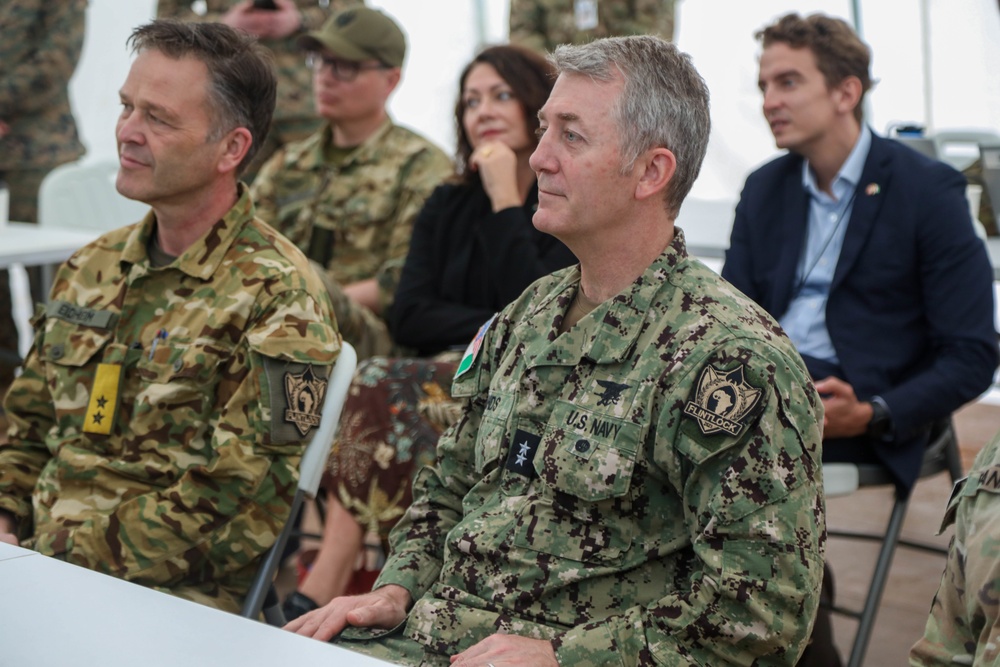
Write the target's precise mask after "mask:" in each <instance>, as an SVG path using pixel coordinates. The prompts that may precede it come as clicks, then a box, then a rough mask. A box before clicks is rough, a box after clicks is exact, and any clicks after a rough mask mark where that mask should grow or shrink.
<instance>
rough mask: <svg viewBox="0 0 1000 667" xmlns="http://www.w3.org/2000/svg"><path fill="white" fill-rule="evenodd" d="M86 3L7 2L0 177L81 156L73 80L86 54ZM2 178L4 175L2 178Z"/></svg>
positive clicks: (2, 16)
mask: <svg viewBox="0 0 1000 667" xmlns="http://www.w3.org/2000/svg"><path fill="white" fill-rule="evenodd" d="M86 13H87V2H86V0H64V1H63V2H46V1H44V0H4V2H3V9H2V10H0V63H3V65H2V66H0V121H3V122H4V123H6V124H7V125H9V126H10V133H9V134H8V135H7V136H5V137H3V138H0V172H3V171H7V170H17V169H20V168H24V167H55V166H58V165H60V164H63V163H64V162H69V161H71V160H75V159H76V158H78V157H80V156H81V155H83V152H84V149H83V144H81V143H80V137H79V135H78V134H77V129H76V121H75V120H74V119H73V112H72V110H71V109H70V105H69V80H70V78H71V77H72V76H73V71H74V70H75V69H76V64H77V61H79V59H80V52H81V51H82V50H83V34H84V27H85V17H86ZM0 177H2V174H0Z"/></svg>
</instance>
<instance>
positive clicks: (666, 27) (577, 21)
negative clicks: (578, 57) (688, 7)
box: [510, 0, 674, 51]
mask: <svg viewBox="0 0 1000 667" xmlns="http://www.w3.org/2000/svg"><path fill="white" fill-rule="evenodd" d="M594 5H596V12H597V13H596V16H595V17H594V18H595V19H596V25H593V27H588V26H590V25H591V24H592V23H593V22H592V21H591V22H588V21H587V19H586V16H585V15H586V13H587V12H588V10H590V8H592V7H593V6H594ZM577 6H579V10H580V13H578V10H577ZM627 35H659V36H660V37H662V38H664V39H667V40H672V39H673V38H674V0H582V1H581V0H510V41H511V43H512V44H520V45H521V46H526V47H528V48H531V49H535V50H536V51H553V50H555V48H556V47H557V46H559V45H560V44H585V43H587V42H590V41H593V40H595V39H598V38H601V37H624V36H627Z"/></svg>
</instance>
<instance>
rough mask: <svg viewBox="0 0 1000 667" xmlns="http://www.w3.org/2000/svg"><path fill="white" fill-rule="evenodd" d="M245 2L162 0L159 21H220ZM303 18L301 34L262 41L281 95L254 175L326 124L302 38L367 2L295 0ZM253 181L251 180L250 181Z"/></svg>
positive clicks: (159, 1) (257, 158) (159, 7)
mask: <svg viewBox="0 0 1000 667" xmlns="http://www.w3.org/2000/svg"><path fill="white" fill-rule="evenodd" d="M242 1H243V0H238V1H237V0H203V2H201V3H197V2H191V0H158V2H157V4H156V16H157V18H175V19H182V20H185V21H219V20H220V19H221V18H222V15H223V14H225V13H226V12H227V11H229V10H230V9H231V8H232V7H233V5H237V4H240V2H242ZM197 4H203V5H205V12H204V13H199V12H196V11H195V9H194V6H195V5H197ZM295 4H296V6H298V8H299V13H300V14H301V16H302V27H301V28H299V32H298V33H296V34H292V35H289V36H288V37H284V38H282V39H262V40H261V41H260V43H261V44H263V45H264V46H266V47H267V48H268V49H270V51H271V53H272V54H274V66H275V73H276V74H277V79H278V96H277V101H276V103H275V108H274V117H273V120H272V122H271V129H270V132H269V133H268V137H267V141H266V143H265V144H264V145H263V147H262V148H261V152H260V153H258V155H257V156H255V157H254V163H253V164H254V166H252V167H251V168H250V170H249V171H250V172H251V173H254V172H256V171H257V168H259V166H260V165H261V164H262V161H263V160H264V159H266V157H267V156H269V155H271V154H273V153H274V151H276V150H277V149H278V147H279V146H282V145H284V144H287V143H289V142H291V141H298V140H300V139H305V138H306V137H308V136H309V135H310V134H312V133H313V132H315V131H316V130H318V129H319V127H320V125H321V124H322V121H321V120H320V119H319V117H318V116H317V115H316V107H315V105H314V104H313V91H312V71H311V70H310V69H309V68H308V67H306V61H305V53H304V52H303V51H302V48H301V47H300V46H299V45H298V42H297V41H296V40H297V39H298V38H299V36H300V35H302V34H304V33H306V32H308V31H310V30H316V29H318V28H319V27H320V26H321V25H323V22H324V21H326V20H327V19H328V18H330V16H331V15H332V14H334V13H336V12H338V11H340V10H341V9H346V8H347V7H353V6H356V5H364V1H363V0H295ZM248 180H249V178H248Z"/></svg>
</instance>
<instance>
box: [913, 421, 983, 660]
mask: <svg viewBox="0 0 1000 667" xmlns="http://www.w3.org/2000/svg"><path fill="white" fill-rule="evenodd" d="M952 524H954V525H955V535H954V536H953V537H952V538H951V545H950V547H949V549H948V562H947V564H946V565H945V569H944V575H943V576H942V577H941V586H940V587H939V588H938V592H937V595H936V596H935V597H934V603H933V604H932V605H931V612H930V616H929V617H928V618H927V627H926V628H925V629H924V636H923V637H922V638H921V639H920V641H918V642H917V643H916V644H915V645H914V646H913V649H911V651H910V665H913V666H914V667H936V666H938V665H940V666H941V667H944V666H945V665H984V666H985V665H996V664H998V662H1000V548H998V545H1000V540H998V538H997V536H998V535H1000V433H998V434H997V435H996V437H994V438H993V440H992V442H990V443H989V444H988V445H986V447H984V448H983V449H982V451H980V452H979V454H978V455H977V456H976V460H975V461H974V462H973V463H972V469H971V470H970V471H969V476H968V477H966V478H965V479H964V480H962V481H961V482H959V483H958V484H957V485H956V487H955V490H954V491H953V492H952V494H951V499H950V500H949V501H948V509H947V511H946V512H945V518H944V521H943V522H942V524H941V532H944V530H945V529H947V528H948V526H950V525H952Z"/></svg>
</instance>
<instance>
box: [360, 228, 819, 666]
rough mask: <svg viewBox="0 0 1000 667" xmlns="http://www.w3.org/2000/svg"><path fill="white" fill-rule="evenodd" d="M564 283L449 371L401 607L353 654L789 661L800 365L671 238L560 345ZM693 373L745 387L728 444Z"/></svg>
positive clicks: (419, 486) (815, 549) (804, 581)
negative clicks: (398, 622)
mask: <svg viewBox="0 0 1000 667" xmlns="http://www.w3.org/2000/svg"><path fill="white" fill-rule="evenodd" d="M579 280H580V274H579V268H578V267H572V268H570V269H565V270H562V271H559V272H557V273H555V274H553V275H551V276H548V277H546V278H542V279H541V280H539V281H538V282H536V283H535V284H534V285H533V286H532V287H529V288H528V290H527V291H526V292H525V293H524V294H523V295H522V296H521V297H520V298H519V299H518V300H517V301H515V302H514V303H513V304H512V305H510V306H509V307H507V308H506V309H504V311H502V312H501V313H500V315H499V316H498V318H497V319H496V320H495V321H493V323H492V325H491V326H490V327H489V330H488V331H487V332H486V335H485V339H484V341H483V344H482V348H481V350H480V352H479V354H478V357H477V359H476V361H475V363H474V364H473V365H472V366H471V368H470V369H469V370H468V371H467V372H465V373H464V374H463V373H461V371H460V372H459V375H458V376H457V377H456V380H455V382H454V385H453V389H452V393H453V394H454V395H455V396H457V397H466V398H467V403H466V410H465V414H464V415H463V417H462V419H461V420H460V421H459V423H458V424H457V425H456V427H454V428H452V429H450V430H449V431H447V432H445V433H444V434H443V435H442V437H441V439H440V441H439V443H438V457H437V463H436V465H435V466H434V467H433V468H425V469H423V470H422V471H420V472H419V473H418V475H417V478H416V481H415V482H414V491H413V495H414V503H413V505H412V506H411V507H410V509H409V511H408V512H407V514H406V515H405V516H404V517H403V518H402V519H401V521H400V523H399V524H397V526H396V528H395V529H394V530H393V532H392V534H391V535H390V540H391V543H392V550H393V551H392V555H391V557H390V559H389V561H388V563H387V564H386V566H385V567H384V568H383V570H382V574H381V576H380V578H379V579H378V581H377V582H376V587H377V586H381V585H387V584H399V585H402V586H404V587H405V588H406V589H407V590H409V591H410V593H411V595H412V596H413V598H414V599H415V600H416V603H415V605H414V607H413V608H412V610H411V611H410V613H409V616H408V620H407V622H406V624H405V629H403V630H402V634H400V633H399V632H398V631H397V632H395V633H393V632H392V631H374V632H373V631H367V634H369V635H387V636H388V639H387V640H386V643H384V644H380V643H368V644H365V645H363V646H362V647H361V648H362V650H363V651H364V652H367V653H373V654H375V655H379V656H382V657H388V658H390V659H402V660H403V661H404V662H405V663H406V664H418V663H419V662H420V660H423V659H425V658H426V659H427V662H426V663H425V664H447V662H446V660H447V658H446V657H444V656H448V655H454V654H455V653H457V652H459V651H462V650H464V649H466V648H468V647H470V646H472V645H473V644H475V643H477V642H479V641H481V640H482V639H484V638H485V637H487V636H489V635H490V634H493V633H497V632H502V633H514V634H518V635H524V636H528V637H532V638H538V639H548V640H550V641H551V642H552V645H553V647H554V648H555V651H556V657H557V658H558V661H559V663H560V664H562V665H574V666H575V667H591V666H593V667H596V666H604V665H652V664H657V665H677V666H680V665H691V664H700V665H749V664H754V665H794V664H795V663H796V661H797V659H798V657H799V655H800V653H801V651H802V650H803V648H804V647H805V645H806V641H807V638H808V637H809V633H810V630H811V627H812V623H813V619H814V616H815V612H816V608H817V605H818V602H819V589H820V583H821V580H822V562H823V551H824V545H825V535H826V531H825V519H824V499H823V493H822V470H821V467H820V448H821V425H822V404H821V401H820V399H819V397H818V395H817V394H816V392H815V389H814V388H813V385H812V382H811V381H810V379H809V375H808V373H807V371H806V369H805V366H804V365H803V363H802V361H801V359H800V358H799V356H798V354H797V353H796V352H795V349H794V347H793V346H792V344H791V342H790V341H788V339H787V338H786V337H785V336H784V334H783V333H782V332H781V330H780V328H779V327H778V325H777V324H776V323H775V322H774V321H773V320H772V319H771V318H770V317H769V316H768V315H767V314H766V313H764V312H763V311H762V310H761V309H759V308H758V307H757V306H756V305H754V304H753V303H751V302H750V301H748V300H747V299H746V297H744V296H743V295H742V294H740V293H739V292H738V291H736V290H735V289H734V288H732V287H731V286H729V285H728V283H725V282H723V281H721V280H720V279H719V277H718V276H717V275H716V274H714V273H713V272H712V271H710V270H709V269H707V268H706V267H705V266H704V265H702V264H701V263H699V262H697V261H696V260H694V259H692V258H690V257H689V256H688V255H687V251H686V248H685V245H684V240H683V234H682V233H680V231H679V230H678V233H677V235H676V237H675V239H674V241H673V243H672V244H671V246H670V247H669V248H668V249H667V250H666V251H665V252H664V253H663V254H661V255H660V256H659V258H658V259H657V260H656V261H655V262H654V263H653V264H652V265H651V266H650V267H649V268H648V269H647V270H646V271H645V272H644V273H643V274H642V275H641V276H640V277H639V278H637V279H636V281H635V282H634V283H633V284H632V286H631V287H630V288H628V289H626V290H625V291H624V292H622V293H620V294H619V295H618V296H616V297H614V298H613V299H611V300H609V301H607V302H605V303H604V304H601V305H599V306H598V307H597V308H596V309H595V310H593V311H592V312H590V313H589V314H588V315H586V316H585V317H583V318H582V319H581V320H580V321H579V322H578V323H577V325H576V326H574V327H573V328H571V329H570V330H569V331H567V332H566V333H564V334H562V335H559V333H558V332H559V326H560V323H561V321H562V318H563V316H564V315H565V313H566V311H567V309H568V308H569V306H570V303H571V302H572V300H573V298H574V295H575V293H576V290H577V288H578V285H579ZM709 368H714V369H716V370H719V371H724V372H740V371H741V372H742V378H743V383H742V385H741V386H743V387H744V389H740V390H737V391H736V394H737V398H738V399H740V398H741V397H746V396H748V395H749V393H748V392H749V390H750V389H751V388H752V389H755V390H760V393H759V394H758V395H757V399H758V400H757V401H756V402H755V403H754V404H753V409H752V410H750V411H748V412H746V413H745V414H742V415H741V416H739V417H734V418H736V419H737V420H738V425H739V428H738V429H737V434H736V435H730V434H728V433H726V432H722V431H720V432H715V433H712V434H710V435H706V434H705V433H704V430H703V429H704V424H702V423H700V422H699V420H698V419H695V418H694V417H691V416H689V415H688V414H687V411H688V406H689V404H691V403H693V402H695V401H696V400H700V399H699V398H698V396H699V393H698V389H697V387H698V384H699V379H700V378H702V377H705V376H706V369H709ZM705 405H706V407H707V409H708V410H709V411H715V412H717V413H718V415H722V414H723V413H726V410H725V408H724V407H723V406H721V405H718V404H712V403H706V404H705ZM747 405H750V403H747ZM726 414H729V415H730V416H733V415H736V414H737V413H736V412H733V413H726ZM718 415H717V416H718ZM532 441H534V442H536V443H537V446H536V448H535V450H534V452H532V451H531V442H532ZM525 454H526V456H525ZM345 634H346V635H347V636H348V637H350V636H353V635H356V634H359V633H358V632H356V631H354V630H351V631H348V632H347V633H345ZM352 647H353V646H352ZM421 647H422V649H421ZM424 651H426V653H424ZM414 656H423V657H417V658H415V657H414Z"/></svg>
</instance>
